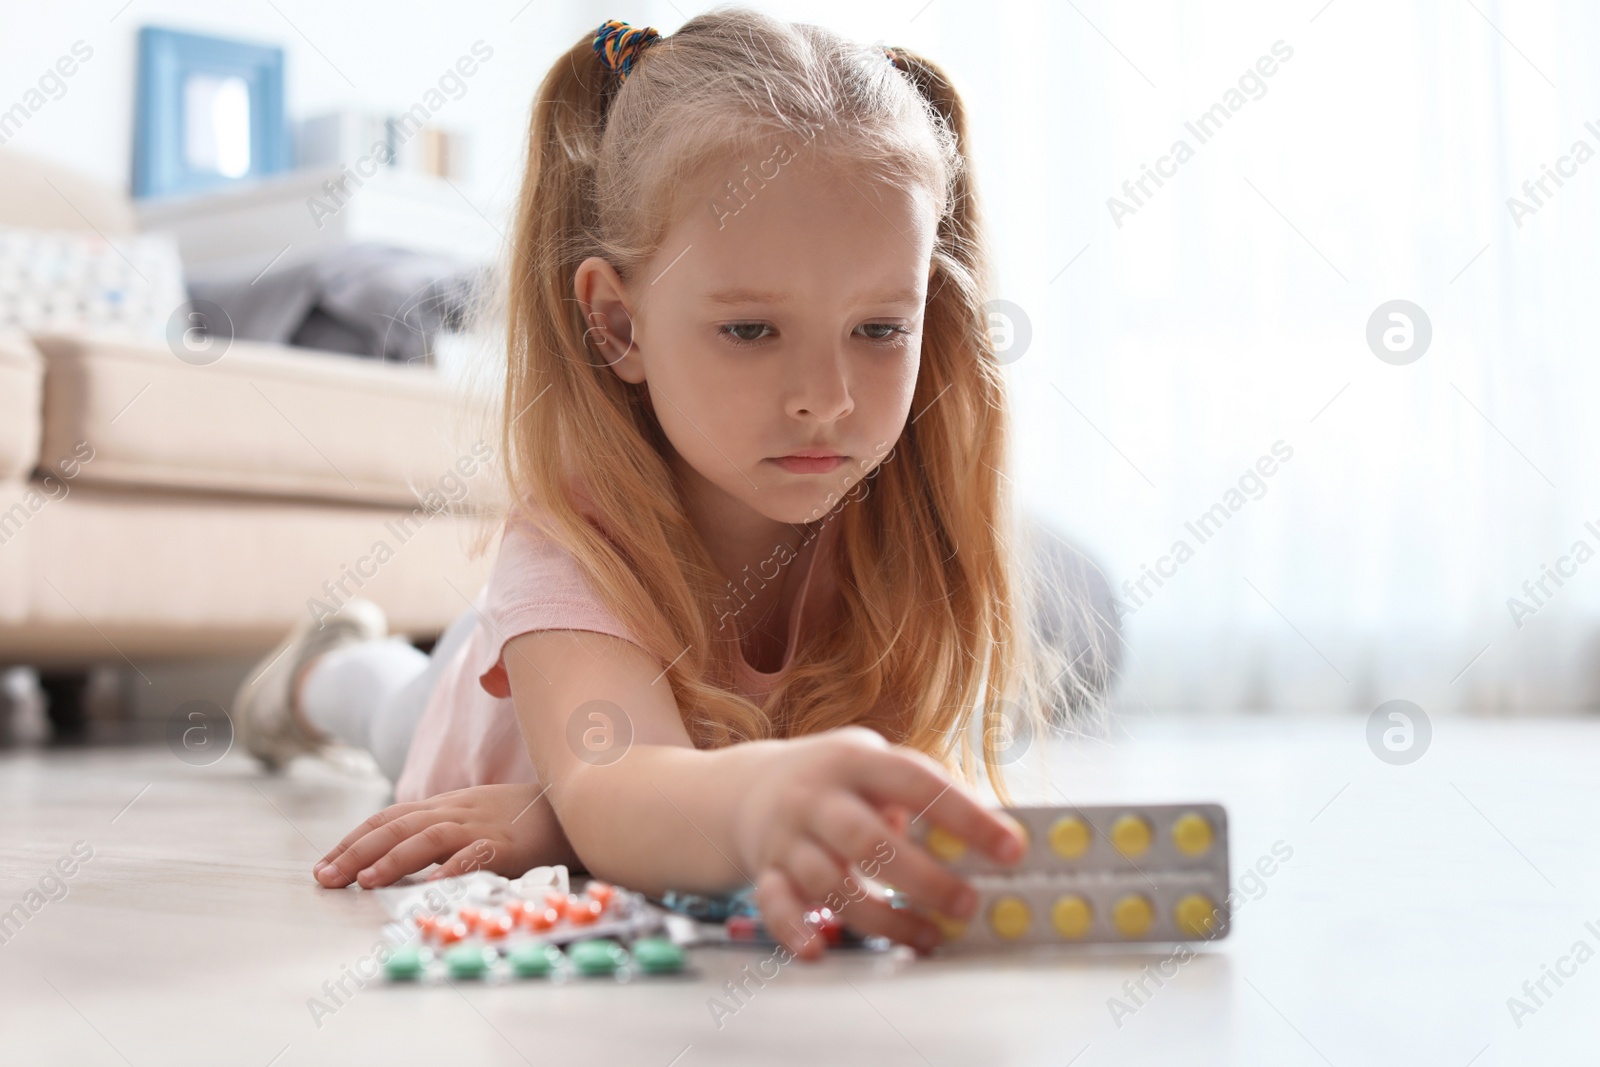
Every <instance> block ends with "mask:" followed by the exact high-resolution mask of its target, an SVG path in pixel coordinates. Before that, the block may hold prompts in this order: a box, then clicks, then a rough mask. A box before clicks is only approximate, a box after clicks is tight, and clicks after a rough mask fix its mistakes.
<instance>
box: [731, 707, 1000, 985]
mask: <svg viewBox="0 0 1600 1067" xmlns="http://www.w3.org/2000/svg"><path fill="white" fill-rule="evenodd" d="M772 751H773V752H774V755H773V757H772V764H771V766H770V767H763V773H762V776H761V784H760V786H758V788H757V789H756V791H755V793H754V794H753V795H752V796H751V797H750V802H749V803H748V804H746V805H743V806H742V807H741V810H740V812H739V815H738V817H737V823H736V830H735V833H736V841H737V842H738V848H739V852H740V865H741V867H742V868H743V869H744V870H745V871H746V872H747V873H748V874H749V875H750V876H751V877H753V878H754V879H755V885H756V893H755V899H756V903H757V905H758V906H759V907H760V909H761V914H762V919H763V921H764V922H765V924H766V927H767V929H768V931H769V932H771V934H772V935H773V936H774V937H775V938H777V939H778V940H780V941H782V942H783V943H784V945H785V946H786V947H787V948H788V949H789V950H790V951H791V952H793V953H794V954H795V955H796V956H798V957H800V958H802V959H815V958H817V957H818V956H820V955H821V954H822V951H823V941H822V938H820V937H818V936H816V935H815V934H814V933H813V932H811V931H810V929H809V928H808V927H806V926H805V925H804V919H805V913H806V912H807V911H809V910H812V909H813V908H817V907H820V906H828V907H830V908H832V910H834V911H835V912H836V913H837V914H838V917H839V919H840V921H841V922H843V923H844V924H845V925H846V926H849V927H850V928H851V929H853V930H855V931H857V932H858V933H861V934H877V935H880V936H883V937H887V938H890V939H891V940H894V941H899V942H902V943H904V944H908V945H912V946H913V947H915V948H917V949H919V950H921V951H924V952H926V951H928V950H931V949H932V948H933V947H934V946H935V945H937V944H938V943H939V941H940V939H941V935H940V931H939V928H938V927H937V926H936V925H935V924H934V923H933V922H932V921H930V920H929V919H928V918H926V917H925V916H924V915H922V914H920V912H923V911H936V912H939V913H941V914H943V915H946V916H949V917H950V918H952V919H957V920H961V921H966V920H968V919H970V918H972V916H973V914H974V913H975V912H976V910H977V903H978V900H977V893H976V891H974V890H973V888H972V887H971V885H969V884H968V883H967V881H966V880H965V879H963V878H961V877H959V876H957V875H956V874H954V873H952V872H950V871H949V870H947V869H945V868H944V867H943V866H941V865H940V864H939V863H938V861H936V860H935V859H934V858H933V857H932V856H931V855H930V854H929V853H928V852H927V851H926V850H925V849H924V848H922V847H921V846H920V845H917V844H914V843H913V842H912V841H911V840H910V838H909V837H908V836H907V833H906V831H907V827H908V825H909V823H910V821H911V820H914V819H919V818H920V819H926V820H928V821H930V822H932V823H934V824H936V825H938V826H942V827H944V828H945V829H946V830H948V831H950V832H951V833H953V834H954V835H955V836H957V837H959V838H961V839H962V840H964V841H966V842H967V844H968V847H970V848H973V849H975V850H976V851H979V852H982V853H984V854H986V855H988V856H990V857H991V858H993V859H994V860H995V861H996V862H998V863H1003V864H1010V863H1015V862H1016V861H1017V860H1018V859H1020V858H1021V856H1022V854H1023V851H1024V849H1025V845H1024V844H1023V840H1022V837H1021V834H1020V833H1019V830H1018V828H1017V826H1016V824H1015V822H1014V820H1012V819H1011V818H1010V817H1009V816H1006V815H1004V814H1003V813H1000V812H997V811H994V810H992V809H989V808H985V807H984V806H983V805H982V804H981V803H980V802H979V801H978V798H977V797H976V796H974V795H973V794H972V792H971V791H970V790H969V789H967V788H966V786H964V785H962V784H961V783H960V782H958V781H956V780H955V779H954V778H953V777H951V776H950V774H949V773H948V772H947V771H946V769H945V768H944V767H942V766H941V765H940V764H939V763H938V762H937V761H936V760H934V759H932V758H930V757H928V756H927V755H925V754H923V753H921V752H918V751H916V750H915V749H911V748H907V747H905V746H899V745H896V746H891V745H890V744H889V743H888V742H887V741H885V740H884V739H883V737H882V736H881V735H879V734H878V733H876V732H875V731H873V730H869V729H867V728H865V727H860V726H847V727H843V728H841V729H837V730H829V731H826V732H824V733H820V734H813V735H811V736H809V737H801V738H795V739H793V740H790V741H785V742H783V743H781V744H780V745H778V746H775V747H774V748H773V750H772ZM861 873H865V874H866V875H867V877H869V878H872V879H873V880H874V881H883V882H887V883H891V884H893V886H894V887H895V889H896V890H897V891H898V892H899V893H901V894H903V895H904V896H905V898H906V900H907V903H909V904H910V905H911V907H910V908H894V907H892V906H890V904H889V902H888V901H887V900H885V899H884V898H883V897H881V896H878V895H876V894H873V893H870V892H868V891H866V890H865V887H862V886H861V885H860V884H859V875H860V874H861ZM830 901H831V903H830ZM836 903H838V904H841V905H842V906H840V907H834V906H833V905H834V904H836Z"/></svg>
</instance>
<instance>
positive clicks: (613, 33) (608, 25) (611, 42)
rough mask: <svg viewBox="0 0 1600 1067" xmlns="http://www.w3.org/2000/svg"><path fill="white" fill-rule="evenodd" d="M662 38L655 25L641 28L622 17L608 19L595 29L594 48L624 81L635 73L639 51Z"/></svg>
mask: <svg viewBox="0 0 1600 1067" xmlns="http://www.w3.org/2000/svg"><path fill="white" fill-rule="evenodd" d="M660 39H661V35H660V34H659V33H657V32H656V31H655V28H654V27H653V26H646V27H644V28H643V29H640V28H639V27H637V26H630V25H628V24H627V23H626V22H623V21H622V20H621V19H606V20H605V21H604V22H602V23H601V24H600V28H599V29H598V30H595V31H594V50H595V54H596V55H598V56H599V57H600V58H601V59H603V60H605V63H606V66H608V67H610V68H611V69H612V70H614V71H616V72H617V76H618V77H617V80H618V81H619V82H623V81H627V80H628V75H629V74H632V73H633V64H634V62H635V61H636V60H637V59H638V58H639V53H640V52H643V51H644V50H645V48H646V47H647V46H648V45H649V44H650V43H651V42H652V41H659V40H660Z"/></svg>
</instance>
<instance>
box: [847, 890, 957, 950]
mask: <svg viewBox="0 0 1600 1067" xmlns="http://www.w3.org/2000/svg"><path fill="white" fill-rule="evenodd" d="M837 914H838V916H839V919H840V921H841V922H843V923H844V924H845V925H846V926H848V927H850V929H852V930H854V931H855V932H856V933H858V934H864V935H868V936H870V935H874V934H876V935H877V936H879V937H887V938H888V939H889V940H891V941H898V942H900V943H901V944H903V945H910V946H911V947H912V948H914V949H916V950H917V951H919V952H931V951H933V949H934V947H935V946H936V945H938V944H939V942H940V941H941V940H943V936H942V935H941V934H940V933H939V928H938V927H937V926H935V925H934V924H933V923H932V922H930V921H929V920H927V919H925V918H923V917H922V916H920V915H918V914H916V913H915V912H912V911H909V910H907V909H905V908H896V907H893V906H891V905H890V904H889V902H888V901H887V900H884V899H883V898H882V897H875V896H871V895H868V896H865V897H860V898H857V899H852V900H851V901H850V902H849V903H848V904H846V905H845V906H844V908H843V909H842V910H840V911H839V912H837Z"/></svg>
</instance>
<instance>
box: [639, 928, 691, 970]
mask: <svg viewBox="0 0 1600 1067" xmlns="http://www.w3.org/2000/svg"><path fill="white" fill-rule="evenodd" d="M633 958H634V960H635V961H637V962H638V964H639V967H640V968H641V969H642V970H644V971H647V972H648V973H650V974H669V973H671V972H673V971H681V970H683V949H682V948H680V947H679V946H677V945H675V944H673V943H672V942H671V941H668V940H667V939H666V938H664V937H641V938H640V939H639V940H637V941H635V942H634V943H633Z"/></svg>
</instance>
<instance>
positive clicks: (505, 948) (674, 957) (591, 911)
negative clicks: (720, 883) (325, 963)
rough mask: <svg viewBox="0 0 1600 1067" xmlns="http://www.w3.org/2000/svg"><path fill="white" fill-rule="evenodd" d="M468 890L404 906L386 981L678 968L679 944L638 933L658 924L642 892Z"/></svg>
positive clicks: (601, 885)
mask: <svg viewBox="0 0 1600 1067" xmlns="http://www.w3.org/2000/svg"><path fill="white" fill-rule="evenodd" d="M564 873H565V872H563V874H564ZM565 884H566V881H565V878H562V879H561V880H560V886H565ZM468 896H469V902H464V903H462V904H460V905H459V906H457V907H447V908H444V909H442V910H439V911H427V910H414V911H411V912H409V914H411V915H412V918H411V920H410V926H411V927H413V928H414V935H412V936H404V937H399V936H397V938H396V939H397V940H400V941H401V943H400V944H399V945H398V946H397V947H396V948H395V949H394V950H393V952H392V953H391V954H390V956H389V958H388V959H387V960H385V961H384V971H385V973H386V974H387V975H388V977H389V978H390V979H391V980H393V981H397V982H407V981H409V982H431V981H444V980H445V979H480V980H484V981H505V980H510V979H516V978H546V979H551V980H554V981H564V980H567V979H570V978H576V977H585V976H600V975H603V976H610V977H613V978H617V979H621V980H626V979H628V978H631V977H634V976H638V975H657V974H673V973H676V972H679V971H681V970H683V968H684V962H685V961H684V951H683V949H682V948H681V947H680V946H679V945H677V944H675V943H674V942H673V941H671V940H669V939H667V938H664V937H656V936H645V935H647V934H649V933H651V932H652V931H653V930H655V929H656V928H658V927H659V925H660V924H659V920H658V917H654V916H652V915H651V914H650V912H649V909H648V907H647V906H646V905H645V903H644V901H643V898H642V897H640V896H639V895H638V894H636V893H630V892H628V891H627V890H620V889H617V888H616V887H615V886H612V885H610V884H608V883H605V882H600V881H593V880H591V881H590V882H589V883H588V885H587V886H585V887H584V891H583V892H582V893H569V892H566V891H565V890H564V889H562V888H559V887H558V886H556V885H552V886H550V887H549V888H546V889H541V890H538V891H535V892H533V893H531V895H527V896H523V895H516V894H511V893H508V892H504V891H494V889H493V887H491V888H490V891H489V892H486V893H476V894H468ZM411 899H415V898H414V897H413V898H411ZM627 938H631V939H632V940H631V945H629V946H628V947H624V946H623V944H622V939H627ZM563 945H565V949H563Z"/></svg>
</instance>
